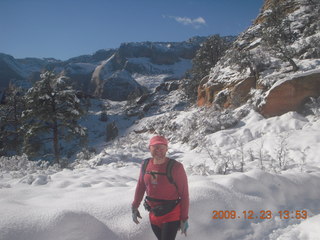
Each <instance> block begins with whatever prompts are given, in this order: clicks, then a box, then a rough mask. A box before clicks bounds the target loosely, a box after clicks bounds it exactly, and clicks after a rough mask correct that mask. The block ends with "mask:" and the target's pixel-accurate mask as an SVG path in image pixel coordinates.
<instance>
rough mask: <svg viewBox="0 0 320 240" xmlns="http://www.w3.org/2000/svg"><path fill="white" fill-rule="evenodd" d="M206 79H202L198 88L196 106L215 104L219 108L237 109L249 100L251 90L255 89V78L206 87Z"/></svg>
mask: <svg viewBox="0 0 320 240" xmlns="http://www.w3.org/2000/svg"><path fill="white" fill-rule="evenodd" d="M206 81H208V77H205V78H204V79H202V81H201V83H200V85H199V88H198V101H197V104H198V106H211V105H212V104H217V105H219V106H220V107H223V108H227V107H230V106H232V107H238V106H240V105H241V104H243V103H245V102H246V101H247V100H248V98H249V92H250V90H251V88H256V78H255V77H248V78H245V79H241V80H239V81H237V82H236V83H231V84H222V83H214V84H210V85H206V84H205V82H206Z"/></svg>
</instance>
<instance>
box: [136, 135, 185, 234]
mask: <svg viewBox="0 0 320 240" xmlns="http://www.w3.org/2000/svg"><path fill="white" fill-rule="evenodd" d="M149 150H150V153H151V156H152V158H150V159H146V160H145V162H144V163H143V164H142V166H141V170H140V176H139V180H138V183H137V187H136V191H135V196H134V201H133V203H132V218H133V221H134V222H135V223H137V224H138V223H139V221H138V218H141V216H140V213H139V210H138V207H139V205H140V203H141V201H142V199H143V196H144V193H145V192H146V195H147V196H146V198H145V201H144V206H145V208H146V209H147V210H148V211H150V213H149V219H150V222H151V227H152V230H153V232H154V234H155V235H156V236H157V238H158V240H174V239H175V238H176V235H177V231H178V230H179V229H181V233H184V234H185V235H187V229H188V211H189V190H188V180H187V175H186V172H185V170H184V168H183V165H182V164H181V163H180V162H177V161H175V160H173V159H169V158H167V157H166V154H167V151H168V141H167V139H166V138H164V137H162V136H154V137H152V138H151V139H150V143H149Z"/></svg>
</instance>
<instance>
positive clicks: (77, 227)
mask: <svg viewBox="0 0 320 240" xmlns="http://www.w3.org/2000/svg"><path fill="white" fill-rule="evenodd" d="M108 104H111V109H113V108H112V106H113V104H115V105H114V109H118V110H117V111H118V112H117V111H116V110H114V114H115V115H113V116H114V117H115V116H116V114H117V113H119V109H121V107H124V106H123V105H119V104H121V103H112V102H108ZM112 111H113V110H112ZM112 111H111V110H110V113H111V112H112ZM192 114H196V115H197V114H198V116H199V110H197V109H190V110H188V111H181V112H176V114H175V115H176V117H175V118H174V119H172V121H175V122H176V123H177V124H178V125H179V124H180V125H183V124H184V120H185V119H186V118H188V117H189V118H191V117H190V116H191V115H192ZM162 115H163V114H160V115H158V116H153V117H149V118H146V119H142V120H140V122H139V124H140V125H141V124H145V121H147V120H148V121H155V120H156V119H157V117H160V116H162ZM96 116H97V115H96ZM93 121H94V120H93V119H91V122H93ZM168 121H169V120H168ZM122 123H123V125H121V126H123V129H127V131H122V134H123V135H124V137H122V138H121V137H120V138H119V139H118V140H116V141H115V142H114V143H111V144H107V145H105V146H104V147H103V146H101V149H103V151H101V152H100V153H99V154H97V155H95V156H93V157H92V158H91V160H89V161H80V163H79V164H78V165H75V168H74V170H68V169H65V170H63V171H60V170H58V169H54V168H50V169H46V168H44V169H38V170H36V169H35V168H31V167H30V166H26V165H24V166H25V167H23V166H22V167H21V168H24V169H25V170H24V171H22V170H21V169H20V170H18V171H13V170H14V169H11V171H9V170H10V169H9V168H8V167H6V166H8V165H2V166H1V174H0V211H1V219H0V239H2V240H20V239H21V240H22V239H30V240H31V239H32V240H38V239H39V240H40V239H47V240H50V239H58V240H60V239H61V240H66V239H68V240H73V239H90V240H100V239H101V240H102V239H110V240H117V239H128V240H129V239H130V240H138V239H139V240H144V239H145V240H150V239H154V237H153V233H152V231H151V229H150V227H149V222H148V216H147V212H146V211H145V210H144V209H143V207H140V211H141V213H142V217H143V220H142V222H141V224H140V225H136V224H134V223H133V222H132V220H131V212H130V204H131V202H132V200H133V194H134V189H135V184H136V181H137V178H138V172H139V162H140V161H141V160H142V159H143V158H146V157H148V156H149V153H148V149H147V142H148V139H149V138H150V136H152V134H150V133H142V134H135V133H134V131H133V130H134V129H138V128H139V124H137V125H133V126H132V127H131V128H130V129H128V126H131V125H130V124H129V122H127V123H126V122H122ZM92 126H93V125H92ZM319 126H320V118H319V116H318V117H317V116H314V115H312V116H307V117H304V116H302V115H299V114H297V113H288V114H286V115H283V116H281V117H274V118H270V119H264V118H263V117H262V116H261V115H259V114H257V113H255V112H254V111H251V112H249V113H248V115H246V116H245V117H243V118H242V119H241V122H239V123H238V125H236V126H235V127H233V128H230V129H226V130H221V131H217V132H214V133H212V134H208V135H207V136H206V139H205V141H207V142H208V143H212V145H211V144H208V147H207V148H203V147H200V146H199V147H196V148H194V149H192V150H191V149H190V145H189V144H182V143H181V142H178V141H175V140H174V139H173V138H172V141H171V143H170V151H169V155H170V156H171V157H174V158H176V159H177V160H178V161H181V162H182V163H183V164H184V166H185V168H186V170H187V174H188V179H189V188H190V201H191V203H190V219H189V222H190V229H189V232H188V239H199V240H206V239H219V240H225V239H246V240H256V239H281V240H289V239H290V240H292V239H297V240H298V239H299V240H300V239H306V240H307V239H308V240H315V239H318V236H319V229H318V228H317V227H316V226H318V222H319V218H320V203H319V198H320V192H319V191H316V190H315V189H317V188H318V187H319V184H320V164H319V160H318V156H319V154H320V152H319V149H320V137H319V133H318V129H319ZM96 128H97V131H98V128H99V126H97V127H96ZM288 134H289V137H288V138H285V139H286V145H285V147H284V146H283V151H287V158H288V163H287V164H286V168H285V169H281V168H280V167H279V166H278V162H277V161H276V160H277V154H276V153H277V150H279V149H278V148H279V146H281V145H279V144H278V143H277V142H278V141H279V137H281V136H288ZM95 137H96V136H95V135H92V136H91V141H95ZM169 137H170V136H169ZM96 141H97V143H99V142H100V143H102V141H101V140H100V139H96ZM240 143H241V144H240ZM261 143H263V144H261ZM239 146H243V152H245V154H244V155H245V158H244V159H245V160H244V172H240V170H239V166H240V162H241V161H240V159H241V155H235V154H236V153H238V154H239V151H237V149H238V150H239V149H240V148H239ZM217 149H219V150H220V155H219V157H220V158H221V159H220V160H223V159H226V157H227V156H231V160H232V161H231V162H232V164H230V169H229V170H228V173H229V174H227V175H223V174H219V168H218V166H219V163H218V162H215V160H214V158H212V156H211V155H210V154H209V152H210V151H211V152H213V153H214V152H215V151H216V150H217ZM241 149H242V148H241ZM249 149H250V151H249ZM208 150H209V151H208ZM249 152H251V154H252V156H253V158H251V159H250V154H249ZM215 153H216V154H218V153H217V152H215ZM228 153H230V155H228ZM261 153H262V155H263V157H262V159H259V154H261ZM303 159H304V160H303ZM2 160H3V159H2ZM261 160H262V161H261ZM302 160H303V161H302ZM261 162H262V164H263V165H261ZM1 163H2V164H3V161H1ZM103 163H104V164H103ZM232 165H234V166H235V168H233V169H232V168H231V166H232ZM285 210H288V211H290V216H289V218H288V219H285V217H286V216H284V215H283V214H284V213H283V212H284V211H285ZM213 211H234V212H233V213H236V217H235V219H219V217H218V219H212V217H213V216H215V212H213ZM250 211H253V212H254V215H252V219H248V215H250V214H251V212H250ZM263 211H264V212H267V211H270V213H272V216H271V217H270V219H260V216H263V214H264V212H263ZM279 211H282V215H281V213H279ZM299 211H305V212H299ZM267 213H268V212H267ZM304 214H307V219H297V218H300V216H302V217H303V218H304V217H305V215H304ZM221 216H222V215H221ZM245 217H247V218H245ZM280 217H281V218H280ZM184 238H185V237H184V236H182V235H180V234H178V237H177V239H184Z"/></svg>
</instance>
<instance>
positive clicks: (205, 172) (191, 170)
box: [186, 162, 214, 176]
mask: <svg viewBox="0 0 320 240" xmlns="http://www.w3.org/2000/svg"><path fill="white" fill-rule="evenodd" d="M186 171H187V173H188V174H189V175H201V176H209V175H212V174H214V171H213V170H211V169H210V166H209V165H207V164H206V163H205V162H204V163H200V164H196V165H189V166H187V168H186Z"/></svg>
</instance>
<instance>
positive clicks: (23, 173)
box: [0, 154, 61, 185]
mask: <svg viewBox="0 0 320 240" xmlns="http://www.w3.org/2000/svg"><path fill="white" fill-rule="evenodd" d="M60 170H61V168H60V167H59V166H58V165H56V164H55V165H50V164H49V162H47V161H29V159H28V156H27V155H25V154H23V155H21V156H12V157H0V172H2V173H9V175H10V176H11V177H12V178H21V180H20V182H22V183H27V184H36V185H41V184H46V183H47V182H48V181H49V180H50V176H49V175H50V174H52V173H56V172H58V171H60Z"/></svg>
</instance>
